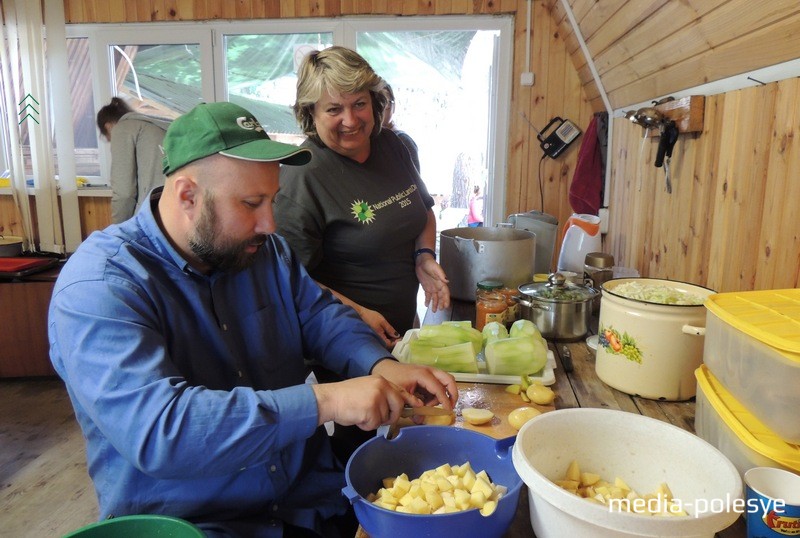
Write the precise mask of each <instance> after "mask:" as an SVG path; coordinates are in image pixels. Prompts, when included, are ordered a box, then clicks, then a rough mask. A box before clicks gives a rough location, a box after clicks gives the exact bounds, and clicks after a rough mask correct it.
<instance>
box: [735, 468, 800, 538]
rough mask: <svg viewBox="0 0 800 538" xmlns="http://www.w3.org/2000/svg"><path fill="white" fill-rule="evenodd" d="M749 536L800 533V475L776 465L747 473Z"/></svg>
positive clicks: (766, 537)
mask: <svg viewBox="0 0 800 538" xmlns="http://www.w3.org/2000/svg"><path fill="white" fill-rule="evenodd" d="M744 481H745V484H746V486H747V487H746V490H747V492H746V499H747V500H746V502H747V513H746V518H747V538H786V536H795V535H800V476H798V475H796V474H794V473H792V472H790V471H785V470H783V469H777V468H775V467H754V468H752V469H750V470H749V471H747V472H746V473H744Z"/></svg>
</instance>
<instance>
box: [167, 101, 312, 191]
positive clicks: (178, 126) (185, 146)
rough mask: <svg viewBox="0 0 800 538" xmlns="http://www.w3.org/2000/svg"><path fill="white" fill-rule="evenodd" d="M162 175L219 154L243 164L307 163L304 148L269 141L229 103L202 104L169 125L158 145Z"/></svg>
mask: <svg viewBox="0 0 800 538" xmlns="http://www.w3.org/2000/svg"><path fill="white" fill-rule="evenodd" d="M162 146H163V148H164V174H165V175H170V174H172V173H173V172H175V171H176V170H177V169H179V168H181V167H183V166H186V165H187V164H189V163H191V162H194V161H196V160H198V159H202V158H203V157H208V156H209V155H214V154H216V153H219V154H220V155H225V156H226V157H232V158H234V159H242V160H245V161H259V162H274V161H278V162H280V163H282V164H291V165H301V164H306V163H307V162H308V161H310V160H311V152H310V151H309V150H308V149H306V148H301V147H298V146H293V145H291V144H283V143H281V142H275V141H274V140H270V138H269V136H268V135H267V133H266V132H265V131H264V128H263V127H261V124H260V123H259V122H258V120H257V119H256V118H255V116H253V114H251V113H250V112H248V111H247V110H245V109H244V108H242V107H240V106H239V105H235V104H233V103H227V102H221V103H202V104H199V105H197V106H196V107H194V108H193V109H192V110H190V111H189V112H187V113H186V114H184V115H183V116H180V117H179V118H177V119H176V120H175V121H173V122H172V124H170V126H169V129H167V134H166V135H165V136H164V142H163V143H162Z"/></svg>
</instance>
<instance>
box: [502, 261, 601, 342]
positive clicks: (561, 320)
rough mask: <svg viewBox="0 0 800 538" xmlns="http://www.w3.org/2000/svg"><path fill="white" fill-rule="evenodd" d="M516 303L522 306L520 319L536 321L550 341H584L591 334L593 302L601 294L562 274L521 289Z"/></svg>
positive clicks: (554, 274) (523, 286) (524, 285)
mask: <svg viewBox="0 0 800 538" xmlns="http://www.w3.org/2000/svg"><path fill="white" fill-rule="evenodd" d="M518 289H519V292H520V295H517V296H515V297H514V300H515V301H516V302H517V303H519V305H520V317H521V318H522V319H528V320H530V321H532V322H533V323H534V324H535V325H536V327H538V329H539V331H540V332H541V333H542V336H544V337H545V338H547V339H549V340H564V341H573V340H580V339H581V338H583V337H584V336H586V333H588V332H589V321H590V319H591V315H592V300H593V299H594V298H595V297H596V296H597V295H598V291H597V290H595V289H594V288H591V287H588V286H581V285H579V284H576V283H573V282H570V281H568V280H567V278H566V277H565V276H564V275H563V274H561V273H553V274H551V275H550V276H548V278H547V282H539V283H536V282H534V283H529V284H523V285H521V286H519V288H518Z"/></svg>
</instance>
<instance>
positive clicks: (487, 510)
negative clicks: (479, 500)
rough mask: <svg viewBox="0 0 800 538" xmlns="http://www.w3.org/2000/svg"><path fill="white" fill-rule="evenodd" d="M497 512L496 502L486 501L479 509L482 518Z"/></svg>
mask: <svg viewBox="0 0 800 538" xmlns="http://www.w3.org/2000/svg"><path fill="white" fill-rule="evenodd" d="M495 510H497V501H486V504H484V505H483V508H481V515H482V516H483V517H488V516H490V515H492V514H493V513H494V511H495Z"/></svg>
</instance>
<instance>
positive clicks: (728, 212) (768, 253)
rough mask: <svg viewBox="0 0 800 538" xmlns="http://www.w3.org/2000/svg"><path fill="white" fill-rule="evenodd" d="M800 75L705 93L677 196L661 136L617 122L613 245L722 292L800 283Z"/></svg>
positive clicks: (637, 263)
mask: <svg viewBox="0 0 800 538" xmlns="http://www.w3.org/2000/svg"><path fill="white" fill-rule="evenodd" d="M798 102H800V79H797V78H794V79H788V80H784V81H781V82H776V83H772V84H768V85H765V86H760V87H754V88H747V89H743V90H737V91H732V92H728V93H726V94H720V95H716V96H710V97H707V98H706V114H705V125H704V130H703V132H702V133H693V134H685V135H681V136H680V138H679V140H678V143H677V144H676V146H675V149H674V152H673V159H672V188H673V191H672V194H668V193H667V192H666V189H665V187H664V185H665V179H664V170H663V169H661V168H655V166H654V165H653V160H654V158H655V153H656V148H657V144H658V139H657V138H653V137H650V138H647V139H643V137H642V133H643V130H642V128H641V127H638V126H636V125H633V124H631V123H628V122H626V121H624V120H619V121H617V122H616V124H615V125H616V128H615V136H614V140H613V147H614V148H616V149H615V150H613V169H612V177H613V179H612V187H611V204H610V206H611V210H610V214H611V218H610V223H609V234H608V236H607V237H606V245H607V250H608V251H609V252H611V253H612V254H614V256H615V259H616V260H617V262H618V264H620V265H624V266H627V267H635V268H637V269H638V270H639V271H640V272H641V273H642V276H651V277H659V278H670V279H676V280H684V281H689V282H693V283H696V284H700V285H705V286H708V287H710V288H712V289H715V290H717V291H740V290H752V289H780V288H794V287H798V285H799V284H800V228H798V226H797V225H796V217H795V215H796V207H797V203H798V201H800V182H798V181H797V170H798V169H800V137H798V136H797V135H798V133H800V110H798V105H797V103H798Z"/></svg>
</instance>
